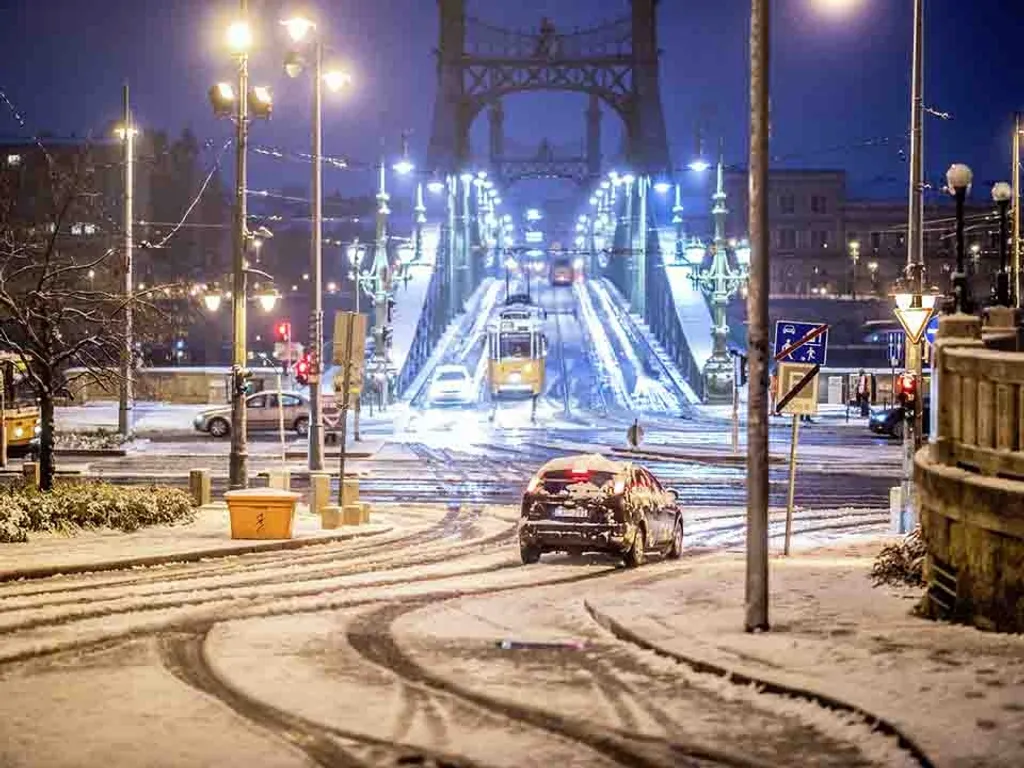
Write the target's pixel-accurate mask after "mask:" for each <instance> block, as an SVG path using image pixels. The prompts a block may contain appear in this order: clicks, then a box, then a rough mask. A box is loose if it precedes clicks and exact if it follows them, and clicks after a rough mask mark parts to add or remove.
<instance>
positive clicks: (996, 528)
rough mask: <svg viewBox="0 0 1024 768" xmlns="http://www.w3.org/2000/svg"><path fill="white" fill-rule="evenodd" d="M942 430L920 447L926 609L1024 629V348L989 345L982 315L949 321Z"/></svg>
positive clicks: (940, 362) (941, 371)
mask: <svg viewBox="0 0 1024 768" xmlns="http://www.w3.org/2000/svg"><path fill="white" fill-rule="evenodd" d="M935 370H936V379H937V384H938V392H937V393H936V398H937V403H935V402H933V408H937V409H938V418H937V428H936V434H935V435H933V441H932V443H931V444H930V445H928V446H927V447H925V448H923V449H922V450H921V451H919V452H918V454H917V456H916V459H915V464H916V470H915V475H916V485H917V494H918V498H917V504H918V513H919V515H920V520H921V528H922V533H923V535H924V539H925V542H926V544H927V547H928V558H927V562H926V574H925V575H926V578H927V579H928V583H929V593H928V595H929V596H928V598H927V600H926V609H927V610H928V612H929V613H930V614H932V615H935V616H945V617H950V618H953V619H956V620H960V621H967V622H971V623H973V624H976V625H977V626H980V627H983V628H986V629H997V630H1002V631H1015V632H1021V631H1024V442H1022V437H1021V436H1022V434H1024V353H1019V352H1004V351H995V350H991V349H987V348H986V347H985V345H984V343H983V341H982V338H981V325H980V321H979V320H978V319H977V318H975V317H971V316H964V315H953V316H950V317H944V318H943V319H942V320H941V321H940V327H939V336H938V341H937V344H936V355H935Z"/></svg>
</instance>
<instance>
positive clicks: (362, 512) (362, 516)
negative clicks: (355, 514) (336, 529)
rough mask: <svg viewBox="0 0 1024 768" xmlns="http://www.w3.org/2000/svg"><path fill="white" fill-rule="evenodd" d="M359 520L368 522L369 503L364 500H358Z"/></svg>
mask: <svg viewBox="0 0 1024 768" xmlns="http://www.w3.org/2000/svg"><path fill="white" fill-rule="evenodd" d="M359 522H360V523H363V524H365V523H369V522H370V504H369V502H366V501H361V502H359Z"/></svg>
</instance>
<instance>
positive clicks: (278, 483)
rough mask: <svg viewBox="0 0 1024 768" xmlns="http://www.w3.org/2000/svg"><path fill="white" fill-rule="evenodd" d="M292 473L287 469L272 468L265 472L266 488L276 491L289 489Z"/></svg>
mask: <svg viewBox="0 0 1024 768" xmlns="http://www.w3.org/2000/svg"><path fill="white" fill-rule="evenodd" d="M291 486H292V473H291V472H290V471H289V470H287V469H272V470H270V471H269V472H268V473H267V488H273V489H275V490H278V491H290V490H291Z"/></svg>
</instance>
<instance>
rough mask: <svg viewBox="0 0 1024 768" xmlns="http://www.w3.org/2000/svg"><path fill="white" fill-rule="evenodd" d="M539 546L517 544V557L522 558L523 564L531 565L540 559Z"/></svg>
mask: <svg viewBox="0 0 1024 768" xmlns="http://www.w3.org/2000/svg"><path fill="white" fill-rule="evenodd" d="M540 555H541V551H540V547H531V546H530V545H528V544H520V545H519V557H520V558H522V561H523V565H533V564H534V563H536V562H539V561H540Z"/></svg>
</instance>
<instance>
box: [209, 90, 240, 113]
mask: <svg viewBox="0 0 1024 768" xmlns="http://www.w3.org/2000/svg"><path fill="white" fill-rule="evenodd" d="M210 104H211V105H212V106H213V114H214V115H215V116H217V117H230V116H231V115H233V114H234V113H235V89H234V87H232V85H231V83H217V84H216V85H215V86H213V87H212V88H210Z"/></svg>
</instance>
